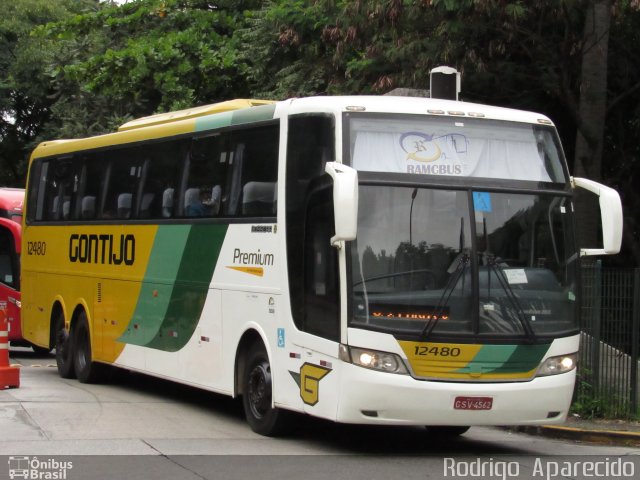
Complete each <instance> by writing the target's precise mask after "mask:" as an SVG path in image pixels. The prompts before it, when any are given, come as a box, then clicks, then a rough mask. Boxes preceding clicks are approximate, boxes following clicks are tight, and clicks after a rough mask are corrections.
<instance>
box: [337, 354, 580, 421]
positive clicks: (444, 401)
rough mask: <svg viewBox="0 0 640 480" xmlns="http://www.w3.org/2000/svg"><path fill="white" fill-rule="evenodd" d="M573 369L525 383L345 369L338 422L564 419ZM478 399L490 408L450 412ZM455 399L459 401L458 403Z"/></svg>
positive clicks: (571, 387)
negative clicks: (456, 380) (447, 379)
mask: <svg viewBox="0 0 640 480" xmlns="http://www.w3.org/2000/svg"><path fill="white" fill-rule="evenodd" d="M575 378H576V373H575V370H573V371H571V372H568V373H564V374H559V375H552V376H547V377H537V378H534V379H533V380H531V381H528V382H506V383H453V382H435V381H425V380H416V379H414V378H412V377H411V376H409V375H396V374H391V373H382V372H377V371H374V370H367V369H365V368H362V367H358V366H355V365H351V364H346V365H344V370H343V372H342V376H341V383H342V385H341V391H342V393H343V394H342V395H341V399H340V403H339V405H338V411H337V418H336V420H337V421H338V422H344V423H361V424H382V425H540V424H557V423H562V422H564V421H565V420H566V417H567V413H568V411H569V406H570V404H571V398H572V395H573V387H574V384H575ZM460 397H466V398H471V399H474V398H475V399H479V405H482V406H483V408H486V407H487V399H491V402H490V403H491V408H490V409H486V410H467V409H460V408H454V405H456V404H457V406H458V407H460V406H461V404H462V405H465V404H469V402H468V401H467V402H464V401H460ZM456 399H458V402H456Z"/></svg>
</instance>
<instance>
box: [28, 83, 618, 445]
mask: <svg viewBox="0 0 640 480" xmlns="http://www.w3.org/2000/svg"><path fill="white" fill-rule="evenodd" d="M577 188H585V189H587V190H589V191H591V192H593V193H594V194H596V195H597V196H598V197H599V205H600V209H601V214H602V215H601V216H602V227H601V230H602V245H601V246H599V247H597V248H596V247H595V246H594V248H591V249H583V250H579V249H578V248H577V243H576V238H575V229H574V200H573V198H574V192H575V191H576V189H577ZM594 214H596V213H594ZM621 225H622V212H621V204H620V198H619V196H618V194H617V193H616V192H615V191H614V190H612V189H610V188H608V187H606V186H603V185H600V184H597V183H595V182H592V181H590V180H587V179H580V178H572V177H571V176H570V175H569V172H568V169H567V164H566V161H565V158H564V156H563V151H562V147H561V144H560V141H559V137H558V134H557V132H556V129H555V128H554V125H553V123H552V122H551V120H550V119H549V118H547V117H545V116H544V115H540V114H537V113H529V112H524V111H516V110H510V109H504V108H497V107H490V106H484V105H478V104H472V103H466V102H461V101H456V100H445V99H438V98H410V97H390V96H343V97H338V96H336V97H313V98H297V99H289V100H285V101H279V102H268V101H256V100H246V99H239V100H232V101H227V102H221V103H218V104H214V105H209V106H203V107H197V108H194V109H188V110H183V111H178V112H172V113H168V114H158V115H153V116H150V117H145V118H141V119H137V120H133V121H131V122H128V123H126V124H124V125H122V126H121V127H120V128H119V130H118V131H117V132H114V133H109V134H105V135H101V136H96V137H91V138H84V139H76V140H57V141H50V142H44V143H42V144H40V145H39V146H38V147H37V148H36V149H35V151H34V152H33V154H32V156H31V158H30V163H29V174H28V185H27V195H26V212H25V223H24V230H23V251H24V252H25V255H24V256H23V263H22V279H23V318H22V321H23V333H24V335H25V337H26V338H27V339H28V340H29V341H30V342H32V343H34V344H36V345H39V346H41V347H43V348H55V349H56V363H57V367H58V372H59V374H60V375H61V376H62V377H64V378H73V377H76V378H77V379H78V380H79V381H80V382H95V381H99V380H100V378H101V377H102V376H103V375H104V373H105V367H106V366H115V367H120V368H123V369H126V370H129V371H134V372H141V373H144V374H148V375H152V376H157V377H161V378H163V379H168V380H172V381H176V382H180V383H183V384H187V385H191V386H194V387H198V388H202V389H206V390H209V391H212V392H217V393H221V394H225V395H229V396H232V397H241V399H242V404H243V408H244V411H245V415H246V419H247V421H248V423H249V425H250V427H251V428H252V429H253V430H254V431H255V432H258V433H260V434H263V435H276V434H279V433H282V432H283V431H285V430H286V428H287V426H289V425H291V417H292V416H293V417H295V414H296V413H295V412H297V413H302V414H308V415H311V416H316V417H321V418H324V419H329V420H333V421H336V422H343V423H353V424H379V425H413V426H415V425H423V426H429V427H431V428H433V429H436V430H437V431H439V432H443V433H446V434H460V433H463V432H464V431H466V429H467V428H468V427H469V426H474V425H536V424H554V423H560V422H563V421H564V420H565V418H566V416H567V412H568V410H569V406H570V402H571V397H572V392H573V388H574V382H575V377H576V370H575V367H576V352H577V351H578V348H579V328H578V315H579V306H580V279H579V271H578V270H579V269H578V265H579V259H580V256H583V255H599V254H612V253H616V252H617V251H618V250H619V248H620V242H621Z"/></svg>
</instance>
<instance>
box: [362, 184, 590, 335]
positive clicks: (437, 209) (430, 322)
mask: <svg viewBox="0 0 640 480" xmlns="http://www.w3.org/2000/svg"><path fill="white" fill-rule="evenodd" d="M360 204H361V205H366V206H367V208H360V210H359V214H358V238H357V240H356V241H354V242H352V245H351V262H350V265H351V267H350V268H351V279H352V288H351V304H352V310H353V311H352V316H351V325H352V326H357V327H365V328H367V327H370V328H374V329H383V330H388V331H397V332H404V333H413V334H421V335H422V336H426V337H428V336H429V335H431V334H433V335H447V336H452V335H453V336H459V335H463V336H469V335H488V336H492V337H495V336H505V337H514V336H515V337H519V336H536V335H540V336H549V335H557V334H559V333H563V332H564V333H569V332H575V329H576V315H575V298H576V297H575V288H576V285H575V268H576V264H577V262H576V260H577V258H578V257H577V252H576V249H575V246H574V245H575V243H574V239H573V230H572V227H571V225H572V223H571V216H570V215H571V213H570V212H571V208H570V201H569V198H568V197H565V196H559V195H554V194H521V193H496V192H486V191H471V190H444V189H435V188H428V187H422V188H411V187H395V186H379V185H361V186H360ZM474 252H475V254H474ZM476 295H477V298H478V299H479V302H477V301H474V298H476V297H475V296H476ZM474 305H477V307H474ZM474 310H475V311H474Z"/></svg>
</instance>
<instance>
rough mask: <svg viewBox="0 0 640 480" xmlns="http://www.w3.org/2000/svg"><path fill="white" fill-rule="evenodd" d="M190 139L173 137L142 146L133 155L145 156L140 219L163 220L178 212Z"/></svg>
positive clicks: (140, 192) (140, 188)
mask: <svg viewBox="0 0 640 480" xmlns="http://www.w3.org/2000/svg"><path fill="white" fill-rule="evenodd" d="M188 145H189V140H185V139H171V140H167V141H163V142H160V143H156V144H153V145H145V146H144V147H138V148H136V149H135V152H133V151H132V156H134V157H138V158H141V159H142V158H144V159H145V161H144V165H143V174H142V177H141V180H140V181H141V184H140V186H139V194H138V196H139V198H140V204H139V205H138V213H137V218H141V219H151V218H153V219H162V218H171V217H173V216H174V215H175V213H174V207H175V206H176V205H175V204H177V197H176V195H177V193H176V192H177V191H178V190H177V188H178V187H179V184H180V178H182V176H183V168H184V165H185V160H186V158H187V148H188Z"/></svg>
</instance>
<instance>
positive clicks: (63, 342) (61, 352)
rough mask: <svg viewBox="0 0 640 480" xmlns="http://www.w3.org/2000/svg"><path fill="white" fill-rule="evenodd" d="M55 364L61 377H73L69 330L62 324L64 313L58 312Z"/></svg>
mask: <svg viewBox="0 0 640 480" xmlns="http://www.w3.org/2000/svg"><path fill="white" fill-rule="evenodd" d="M55 341H56V365H57V366H58V374H59V375H60V376H61V377H62V378H74V377H75V370H74V368H73V348H72V347H73V345H72V342H71V336H70V335H69V330H67V329H66V328H65V326H64V314H63V313H62V312H60V313H59V314H58V316H57V317H56V320H55Z"/></svg>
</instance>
